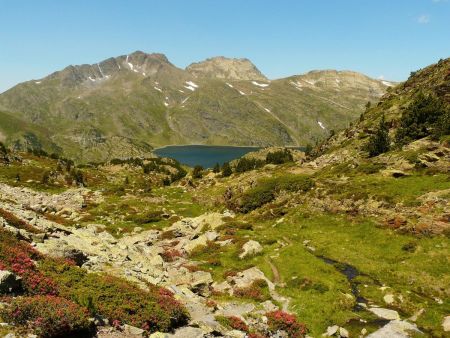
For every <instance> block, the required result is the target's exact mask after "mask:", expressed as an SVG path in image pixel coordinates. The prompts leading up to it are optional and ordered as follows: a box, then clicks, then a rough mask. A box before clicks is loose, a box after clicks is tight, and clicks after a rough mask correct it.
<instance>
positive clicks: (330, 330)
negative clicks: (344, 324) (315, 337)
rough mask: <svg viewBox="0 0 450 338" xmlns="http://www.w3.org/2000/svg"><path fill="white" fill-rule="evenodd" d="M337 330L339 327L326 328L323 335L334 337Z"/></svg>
mask: <svg viewBox="0 0 450 338" xmlns="http://www.w3.org/2000/svg"><path fill="white" fill-rule="evenodd" d="M338 330H339V326H337V325H333V326H328V327H327V332H326V333H325V334H324V336H326V337H331V336H334V335H335V334H336V333H337V332H338Z"/></svg>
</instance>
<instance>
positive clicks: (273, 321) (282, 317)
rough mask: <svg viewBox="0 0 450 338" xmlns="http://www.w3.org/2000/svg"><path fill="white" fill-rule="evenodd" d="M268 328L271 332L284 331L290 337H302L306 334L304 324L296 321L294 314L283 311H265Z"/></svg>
mask: <svg viewBox="0 0 450 338" xmlns="http://www.w3.org/2000/svg"><path fill="white" fill-rule="evenodd" d="M266 317H267V319H268V322H267V323H268V325H269V330H270V331H271V332H272V333H275V332H276V331H285V332H286V333H287V334H288V336H289V337H291V338H303V337H305V334H306V326H305V325H304V324H302V323H300V322H298V321H297V318H296V317H295V316H294V315H291V314H289V313H286V312H284V311H280V310H278V311H273V312H269V313H266Z"/></svg>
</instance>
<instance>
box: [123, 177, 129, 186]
mask: <svg viewBox="0 0 450 338" xmlns="http://www.w3.org/2000/svg"><path fill="white" fill-rule="evenodd" d="M124 184H125V185H129V184H130V179H129V178H128V176H126V177H125V181H124Z"/></svg>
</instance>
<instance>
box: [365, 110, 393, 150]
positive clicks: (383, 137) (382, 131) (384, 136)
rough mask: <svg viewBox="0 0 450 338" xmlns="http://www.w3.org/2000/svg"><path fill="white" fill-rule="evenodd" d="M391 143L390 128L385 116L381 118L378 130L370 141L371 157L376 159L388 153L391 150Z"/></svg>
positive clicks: (368, 146) (368, 147)
mask: <svg viewBox="0 0 450 338" xmlns="http://www.w3.org/2000/svg"><path fill="white" fill-rule="evenodd" d="M390 143H391V140H390V138H389V128H388V125H387V123H386V121H385V119H384V115H383V116H382V117H381V121H380V124H379V125H378V129H377V130H376V131H375V134H373V135H372V136H371V137H370V139H369V143H368V145H367V151H368V152H369V156H370V157H374V156H378V155H380V154H382V153H385V152H387V151H388V150H389V148H390Z"/></svg>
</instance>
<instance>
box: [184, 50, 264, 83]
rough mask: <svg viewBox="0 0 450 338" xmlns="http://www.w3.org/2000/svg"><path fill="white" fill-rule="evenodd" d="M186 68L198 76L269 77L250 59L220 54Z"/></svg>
mask: <svg viewBox="0 0 450 338" xmlns="http://www.w3.org/2000/svg"><path fill="white" fill-rule="evenodd" d="M186 70H187V71H188V72H189V73H191V74H193V75H194V76H197V77H208V78H219V79H228V80H259V81H267V78H266V77H265V76H264V75H263V74H262V73H261V72H260V71H259V70H258V68H256V66H255V65H254V64H253V63H251V61H250V60H248V59H230V58H225V57H223V56H218V57H213V58H210V59H206V60H205V61H202V62H197V63H193V64H191V65H189V66H188V67H187V68H186Z"/></svg>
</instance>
